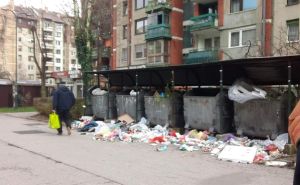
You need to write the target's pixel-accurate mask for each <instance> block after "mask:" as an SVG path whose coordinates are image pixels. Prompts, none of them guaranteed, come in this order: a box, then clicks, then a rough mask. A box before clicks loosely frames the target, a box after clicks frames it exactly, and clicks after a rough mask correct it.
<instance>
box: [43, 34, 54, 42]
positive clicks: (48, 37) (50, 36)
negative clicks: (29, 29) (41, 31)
mask: <svg viewBox="0 0 300 185" xmlns="http://www.w3.org/2000/svg"><path fill="white" fill-rule="evenodd" d="M44 39H45V40H50V41H51V40H53V36H52V35H45V36H44Z"/></svg>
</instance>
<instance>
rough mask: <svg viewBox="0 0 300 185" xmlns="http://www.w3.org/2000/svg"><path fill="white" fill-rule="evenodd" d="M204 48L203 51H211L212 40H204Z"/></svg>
mask: <svg viewBox="0 0 300 185" xmlns="http://www.w3.org/2000/svg"><path fill="white" fill-rule="evenodd" d="M204 48H205V50H211V49H212V39H205V40H204Z"/></svg>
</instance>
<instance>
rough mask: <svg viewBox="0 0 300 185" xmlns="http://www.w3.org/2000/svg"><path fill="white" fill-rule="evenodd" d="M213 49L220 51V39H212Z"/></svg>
mask: <svg viewBox="0 0 300 185" xmlns="http://www.w3.org/2000/svg"><path fill="white" fill-rule="evenodd" d="M214 49H220V37H215V38H214Z"/></svg>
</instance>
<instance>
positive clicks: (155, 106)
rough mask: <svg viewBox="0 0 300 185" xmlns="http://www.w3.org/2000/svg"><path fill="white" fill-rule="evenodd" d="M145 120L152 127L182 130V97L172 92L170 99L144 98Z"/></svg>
mask: <svg viewBox="0 0 300 185" xmlns="http://www.w3.org/2000/svg"><path fill="white" fill-rule="evenodd" d="M144 99H145V113H146V118H147V119H148V120H149V121H150V123H151V124H153V125H161V126H165V125H166V124H168V125H169V126H170V127H177V128H183V126H184V119H183V107H182V106H183V99H182V95H181V94H179V93H177V92H174V93H172V95H171V96H170V97H165V98H164V97H155V96H145V97H144Z"/></svg>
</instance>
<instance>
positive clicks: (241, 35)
mask: <svg viewBox="0 0 300 185" xmlns="http://www.w3.org/2000/svg"><path fill="white" fill-rule="evenodd" d="M249 41H250V42H251V44H255V43H256V29H255V28H254V27H250V28H244V29H241V30H236V31H231V32H229V48H231V47H242V46H247V45H249Z"/></svg>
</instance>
